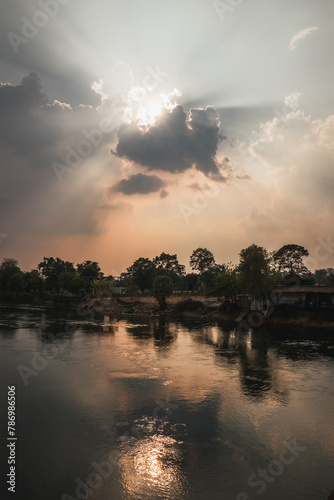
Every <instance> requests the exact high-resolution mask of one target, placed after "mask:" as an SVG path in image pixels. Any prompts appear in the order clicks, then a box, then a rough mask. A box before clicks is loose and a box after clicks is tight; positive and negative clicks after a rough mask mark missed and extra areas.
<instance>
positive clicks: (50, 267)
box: [37, 257, 74, 292]
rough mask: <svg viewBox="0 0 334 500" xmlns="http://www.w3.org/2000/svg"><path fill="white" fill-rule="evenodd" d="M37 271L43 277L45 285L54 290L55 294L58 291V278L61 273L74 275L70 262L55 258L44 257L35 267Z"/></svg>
mask: <svg viewBox="0 0 334 500" xmlns="http://www.w3.org/2000/svg"><path fill="white" fill-rule="evenodd" d="M37 269H38V270H39V271H40V272H41V274H42V276H44V277H45V284H46V285H47V286H49V287H51V288H55V289H56V291H57V292H59V290H60V283H59V277H60V275H61V273H63V272H72V273H74V265H73V263H72V262H68V261H64V260H62V259H59V257H57V258H56V259H54V258H53V257H44V258H43V260H42V262H40V263H39V264H38V266H37Z"/></svg>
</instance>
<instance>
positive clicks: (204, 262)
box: [190, 248, 215, 274]
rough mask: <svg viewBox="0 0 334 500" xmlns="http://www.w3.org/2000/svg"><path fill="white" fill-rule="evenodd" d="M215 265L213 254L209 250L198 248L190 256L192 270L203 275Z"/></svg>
mask: <svg viewBox="0 0 334 500" xmlns="http://www.w3.org/2000/svg"><path fill="white" fill-rule="evenodd" d="M214 265H215V258H214V256H213V253H212V252H210V251H209V250H208V249H207V248H197V249H196V250H194V251H193V253H192V254H191V256H190V266H191V269H193V270H195V271H199V273H200V274H203V273H204V272H205V271H209V270H210V269H211V268H212V267H213V266H214Z"/></svg>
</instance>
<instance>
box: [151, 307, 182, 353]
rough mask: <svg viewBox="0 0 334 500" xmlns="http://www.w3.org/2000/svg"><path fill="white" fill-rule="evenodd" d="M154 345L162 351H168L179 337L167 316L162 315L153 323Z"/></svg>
mask: <svg viewBox="0 0 334 500" xmlns="http://www.w3.org/2000/svg"><path fill="white" fill-rule="evenodd" d="M152 330H153V337H154V345H155V347H156V348H157V349H158V350H159V351H160V350H161V351H163V352H167V351H169V350H170V348H171V345H172V343H173V342H175V340H176V339H177V333H176V331H175V329H174V328H172V326H171V324H170V322H169V320H168V319H166V318H165V317H163V316H161V317H159V318H158V319H157V320H154V321H153V323H152Z"/></svg>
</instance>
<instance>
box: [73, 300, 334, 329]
mask: <svg viewBox="0 0 334 500" xmlns="http://www.w3.org/2000/svg"><path fill="white" fill-rule="evenodd" d="M121 300H122V302H124V303H122V302H120V301H118V300H117V299H110V298H107V299H100V300H99V299H91V300H89V301H87V302H84V303H81V304H80V305H79V307H78V310H79V311H81V312H92V313H94V314H95V315H99V314H100V315H108V314H109V315H113V316H127V317H159V316H169V317H171V318H178V317H186V318H194V319H202V320H203V321H205V320H209V319H212V320H216V321H229V322H233V323H234V324H235V325H238V324H239V323H240V321H243V322H244V323H245V324H249V325H250V326H254V318H253V315H252V313H249V312H248V313H247V312H246V313H245V314H243V311H242V309H240V310H238V309H237V310H236V311H234V312H233V313H232V314H227V313H225V312H223V311H222V307H221V305H222V303H221V302H220V301H219V300H218V299H217V298H214V297H211V298H206V297H204V296H190V297H184V296H172V297H170V298H169V299H168V300H167V309H166V310H165V311H161V310H160V309H159V305H158V304H157V301H156V300H155V299H154V297H150V296H145V297H134V298H125V299H121ZM127 303H128V304H127ZM250 315H251V316H250ZM256 316H257V319H258V318H260V321H259V322H258V324H257V325H256V326H261V325H262V324H265V325H268V326H279V325H282V326H310V327H318V328H334V311H279V310H277V311H274V312H273V314H271V316H270V317H267V318H266V317H263V319H261V316H260V315H259V313H256Z"/></svg>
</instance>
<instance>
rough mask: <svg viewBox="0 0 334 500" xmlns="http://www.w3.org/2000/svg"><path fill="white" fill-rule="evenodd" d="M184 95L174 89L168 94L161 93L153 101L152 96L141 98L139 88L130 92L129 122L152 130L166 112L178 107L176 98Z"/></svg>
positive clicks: (127, 113) (126, 112)
mask: <svg viewBox="0 0 334 500" xmlns="http://www.w3.org/2000/svg"><path fill="white" fill-rule="evenodd" d="M181 95H182V94H181V92H180V91H179V90H177V89H173V91H172V92H169V93H168V94H163V93H160V94H159V95H158V96H157V97H155V98H154V99H152V98H151V97H150V96H148V97H145V99H141V98H140V93H139V91H138V88H136V89H132V90H131V92H129V94H128V97H129V101H130V102H129V106H128V108H127V109H126V110H125V115H126V119H127V121H128V122H129V123H130V122H135V123H137V125H138V126H139V127H141V128H145V129H147V128H150V127H152V126H153V125H155V124H156V122H157V119H158V117H159V116H161V114H162V112H163V111H164V110H166V111H172V110H173V109H174V108H175V107H176V106H177V102H176V98H177V97H180V96H181Z"/></svg>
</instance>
